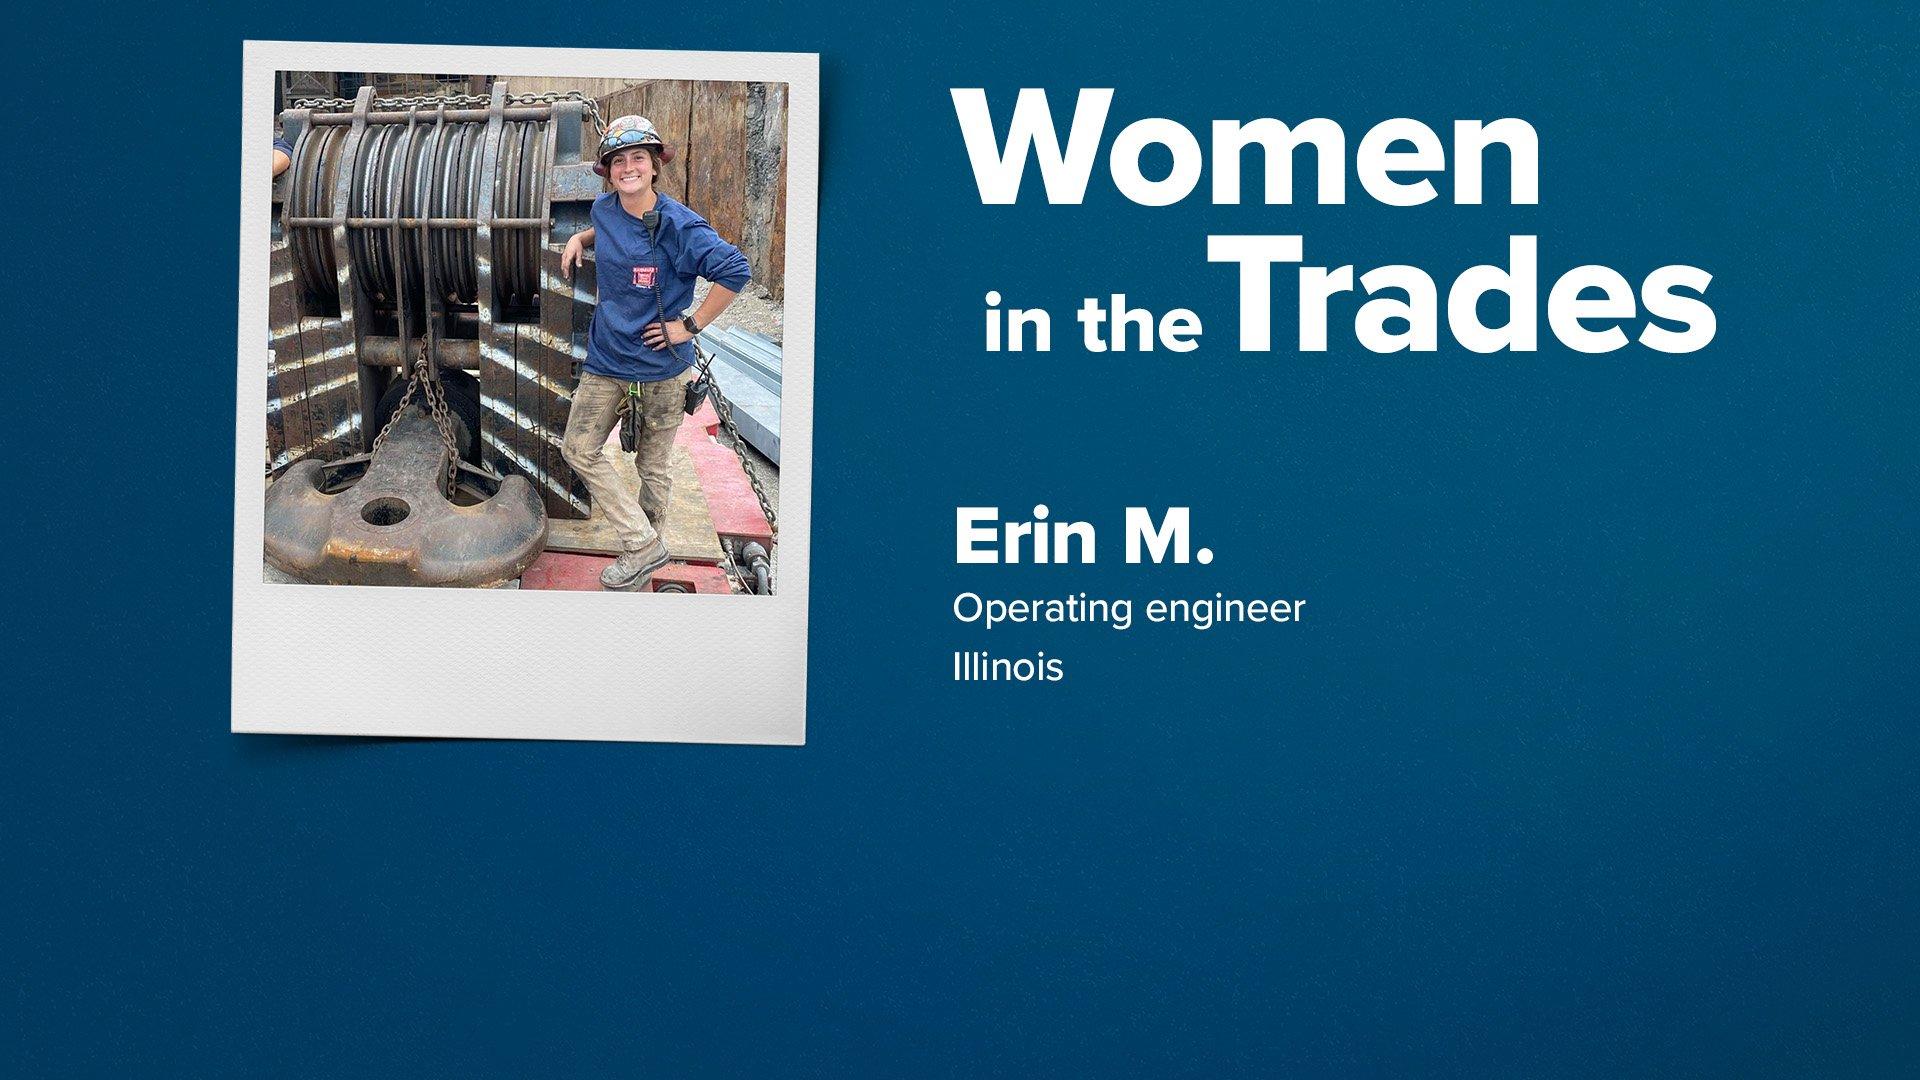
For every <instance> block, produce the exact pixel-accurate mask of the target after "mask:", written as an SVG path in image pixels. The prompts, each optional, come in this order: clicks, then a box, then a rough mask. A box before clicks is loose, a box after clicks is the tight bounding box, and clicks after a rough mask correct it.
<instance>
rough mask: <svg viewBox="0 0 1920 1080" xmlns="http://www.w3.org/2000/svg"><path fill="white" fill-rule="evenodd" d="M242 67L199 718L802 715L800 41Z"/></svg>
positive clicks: (773, 736)
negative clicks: (217, 619) (224, 531)
mask: <svg viewBox="0 0 1920 1080" xmlns="http://www.w3.org/2000/svg"><path fill="white" fill-rule="evenodd" d="M244 70H245V84H244V87H243V100H242V104H243V119H242V124H241V132H240V136H241V153H240V159H241V195H242V198H241V207H240V211H241V212H240V295H239V328H238V346H237V355H238V365H237V384H238V407H237V409H236V411H235V419H234V549H233V551H234V565H233V715H232V728H233V730H234V731H235V732H245V733H278V734H319V735H358V736H424V737H452V738H532V739H598V740H629V741H669V742H712V743H754V744H775V745H800V744H803V743H804V742H805V741H806V669H807V665H806V661H807V593H808V556H809V551H808V532H809V522H810V518H811V503H810V492H811V488H812V443H813V438H812V422H813V314H814V279H813V270H814V241H815V222H816V218H817V206H816V200H817V191H818V185H817V175H818V145H819V100H820V76H819V58H818V57H817V56H816V55H814V54H802V53H719V52H655V51H625V50H607V49H514V48H478V47H467V46H438V45H432V46H429V45H385V44H338V43H317V42H272V41H255V42H248V43H247V44H246V53H245V63H244ZM269 147H271V150H272V155H271V156H272V171H271V173H269V172H268V169H267V165H268V149H269Z"/></svg>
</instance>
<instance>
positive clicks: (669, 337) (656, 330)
mask: <svg viewBox="0 0 1920 1080" xmlns="http://www.w3.org/2000/svg"><path fill="white" fill-rule="evenodd" d="M640 340H641V341H644V342H646V343H647V348H649V349H664V348H666V347H667V346H669V345H683V344H685V343H686V342H689V341H691V340H693V331H691V330H688V329H687V326H686V324H685V323H682V322H679V321H677V320H676V321H674V322H670V323H665V324H661V323H648V324H647V328H646V329H645V330H642V331H640Z"/></svg>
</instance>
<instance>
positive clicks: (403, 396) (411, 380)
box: [373, 338, 460, 499]
mask: <svg viewBox="0 0 1920 1080" xmlns="http://www.w3.org/2000/svg"><path fill="white" fill-rule="evenodd" d="M415 387H418V388H419V389H420V396H421V398H422V399H424V400H425V402H426V412H427V415H428V416H430V417H432V418H433V426H434V427H436V428H438V429H439V430H440V443H441V445H442V446H445V447H446V448H447V482H446V493H447V498H449V499H451V498H453V493H454V490H455V488H456V487H457V485H458V484H459V480H460V444H459V442H458V440H456V439H455V438H454V437H453V414H452V412H451V411H450V410H449V409H448V408H447V392H446V388H445V387H443V386H441V385H440V372H439V369H438V368H436V367H435V366H434V364H433V361H432V359H431V358H430V357H429V356H428V354H427V342H426V340H425V339H424V338H423V339H421V342H420V359H419V360H417V361H415V362H414V368H413V370H412V371H411V372H409V373H408V374H407V388H406V389H405V390H403V391H401V393H400V403H399V404H398V405H395V406H394V407H393V415H392V416H389V417H387V422H386V423H384V424H382V425H380V432H379V434H377V435H375V436H374V437H373V450H374V453H379V452H380V447H382V446H384V445H385V444H386V441H387V433H388V432H391V431H392V430H393V425H394V424H396V423H398V422H399V420H400V414H402V413H404V412H406V411H407V405H408V403H410V402H411V401H413V391H414V388H415Z"/></svg>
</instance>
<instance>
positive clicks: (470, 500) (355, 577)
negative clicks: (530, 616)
mask: <svg viewBox="0 0 1920 1080" xmlns="http://www.w3.org/2000/svg"><path fill="white" fill-rule="evenodd" d="M449 456H450V455H449V454H448V451H447V446H446V442H445V441H444V440H443V439H442V438H441V436H440V432H439V429H438V428H436V427H435V426H434V422H433V421H432V420H431V419H429V418H428V417H427V416H426V415H425V414H424V413H422V412H421V411H420V410H419V409H418V408H415V407H413V406H409V407H408V408H407V409H406V410H405V411H404V412H402V413H401V414H400V416H399V417H398V418H397V419H396V420H395V421H394V423H393V428H392V429H391V430H390V431H389V432H388V434H387V438H386V440H385V441H384V442H382V443H381V444H380V446H379V447H378V448H377V449H375V450H374V452H373V453H372V454H370V455H361V456H358V457H354V458H347V459H344V460H341V461H334V462H321V461H317V460H314V459H311V458H309V459H307V460H305V461H301V462H299V463H298V464H296V465H294V466H293V467H292V468H290V469H288V470H287V471H286V472H285V473H284V474H283V475H282V476H281V477H280V478H279V479H278V480H276V481H274V483H273V485H272V486H271V487H269V488H268V489H267V496H266V558H267V562H269V563H270V564H272V565H273V566H275V567H276V568H278V569H280V570H282V571H284V572H286V573H288V574H292V575H293V576H295V577H297V578H300V579H302V580H304V581H310V582H314V583H316V584H324V585H438V586H464V587H469V588H471V587H480V588H488V587H493V586H499V585H504V584H506V583H507V582H509V581H512V580H514V579H515V578H518V577H519V576H520V575H521V574H522V573H523V572H525V570H526V569H527V567H528V566H530V565H532V564H533V561H534V560H535V559H537V558H539V556H540V552H541V550H542V549H543V548H544V547H545V546H546V542H547V514H546V510H545V508H544V507H543V506H542V505H541V501H540V496H539V495H538V494H537V493H535V491H534V490H533V486H532V485H530V484H528V483H527V481H526V479H525V478H524V477H521V476H517V475H515V476H508V477H507V478H506V479H504V480H499V479H496V478H494V477H493V476H492V474H490V473H486V472H483V471H481V470H479V469H475V468H472V467H471V466H468V465H466V464H465V463H459V464H458V465H457V468H458V470H459V480H458V481H457V482H456V485H455V491H456V495H457V496H458V499H459V501H458V502H456V501H455V500H450V499H449V498H448V497H447V495H446V494H445V492H444V491H443V489H442V483H443V482H444V480H445V477H446V475H447V462H448V458H449ZM355 473H361V475H360V476H359V479H358V480H357V481H355V480H354V478H353V477H354V474H355ZM463 503H464V504H468V505H463Z"/></svg>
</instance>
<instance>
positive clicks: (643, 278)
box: [633, 266, 658, 289]
mask: <svg viewBox="0 0 1920 1080" xmlns="http://www.w3.org/2000/svg"><path fill="white" fill-rule="evenodd" d="M657 269H658V268H657V267H652V266H636V267H634V268H633V283H634V284H635V285H637V286H639V287H640V288H642V289H651V288H653V276H654V273H655V271H656V270H657Z"/></svg>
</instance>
